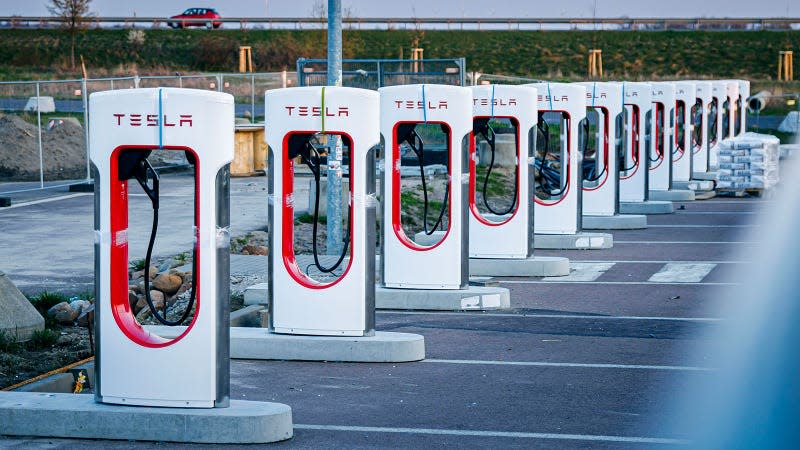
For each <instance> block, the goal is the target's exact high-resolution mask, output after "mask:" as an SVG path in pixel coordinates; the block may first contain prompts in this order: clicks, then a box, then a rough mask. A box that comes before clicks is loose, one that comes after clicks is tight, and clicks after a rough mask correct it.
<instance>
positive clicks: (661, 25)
mask: <svg viewBox="0 0 800 450" xmlns="http://www.w3.org/2000/svg"><path fill="white" fill-rule="evenodd" d="M178 21H179V22H183V23H197V24H206V23H209V22H215V23H216V22H221V23H223V24H238V25H239V27H240V28H248V27H251V26H264V25H266V26H268V27H284V28H285V27H287V26H289V27H294V28H302V27H303V26H315V27H321V28H324V27H325V26H326V25H327V18H325V17H226V18H220V19H212V20H209V19H177V20H176V19H170V18H169V17H99V16H95V17H87V18H86V19H85V23H86V24H88V25H94V26H98V27H99V26H101V25H123V26H135V25H149V26H151V27H160V26H161V25H162V24H163V25H166V24H168V23H169V22H178ZM342 21H343V23H344V24H345V25H347V26H348V27H349V28H360V27H362V26H367V27H370V28H386V29H392V28H399V27H413V28H447V29H451V28H452V27H460V28H464V27H465V26H466V27H474V28H477V29H482V28H487V27H488V28H495V29H522V28H525V29H536V27H538V28H540V29H559V28H560V29H591V28H592V27H598V26H599V27H601V28H603V29H608V28H609V27H610V29H622V30H675V29H679V30H703V29H729V30H753V31H759V30H770V29H776V30H785V29H797V28H798V27H800V18H798V17H717V18H706V17H703V18H699V17H698V18H681V17H661V18H659V17H636V18H630V17H606V18H588V17H587V18H584V17H572V18H559V17H497V18H494V17H472V18H464V17H462V18H456V17H345V18H343V19H342ZM65 22H66V19H64V18H61V17H53V16H0V24H3V25H4V26H6V27H12V28H13V27H37V28H44V27H49V26H53V25H60V24H62V23H65Z"/></svg>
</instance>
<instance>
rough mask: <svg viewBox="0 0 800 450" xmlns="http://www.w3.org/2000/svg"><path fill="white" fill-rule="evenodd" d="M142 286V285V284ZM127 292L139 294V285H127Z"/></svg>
mask: <svg viewBox="0 0 800 450" xmlns="http://www.w3.org/2000/svg"><path fill="white" fill-rule="evenodd" d="M142 284H144V283H142ZM128 291H133V292H134V293H136V294H140V293H141V292H142V291H140V290H139V283H133V284H129V285H128Z"/></svg>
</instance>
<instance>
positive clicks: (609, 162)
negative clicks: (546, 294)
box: [577, 82, 647, 230]
mask: <svg viewBox="0 0 800 450" xmlns="http://www.w3.org/2000/svg"><path fill="white" fill-rule="evenodd" d="M577 84H580V85H582V86H584V87H586V110H587V116H586V122H585V123H584V124H583V129H584V130H585V133H584V136H583V139H582V140H581V142H582V144H583V146H584V148H583V167H582V172H583V173H582V175H583V176H582V180H583V201H582V212H583V227H584V228H587V229H593V230H630V229H640V228H646V227H647V216H644V215H640V214H629V215H627V214H626V215H621V214H619V200H620V195H619V184H620V170H619V169H620V165H619V162H620V155H622V156H623V157H625V153H626V148H625V138H626V133H625V131H626V130H625V115H624V114H625V112H624V108H625V107H624V101H623V98H622V95H623V94H622V84H620V83H612V82H586V83H577Z"/></svg>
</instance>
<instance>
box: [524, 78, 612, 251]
mask: <svg viewBox="0 0 800 450" xmlns="http://www.w3.org/2000/svg"><path fill="white" fill-rule="evenodd" d="M528 86H533V87H535V88H536V90H537V91H538V94H537V99H538V104H539V124H538V126H537V128H538V132H537V134H536V136H537V143H536V152H537V154H536V157H535V164H536V176H535V181H536V183H535V191H534V193H533V195H534V201H535V202H536V204H535V206H534V230H535V232H536V236H535V237H534V246H535V247H536V248H539V249H599V248H610V247H611V246H613V238H612V236H611V235H610V234H606V233H584V232H582V213H581V206H582V205H581V204H582V201H581V198H582V193H583V189H582V186H581V185H582V180H583V176H582V169H581V167H582V166H581V163H582V159H583V154H582V152H581V148H580V146H579V141H580V139H579V131H580V127H581V123H582V121H583V120H584V119H585V118H586V88H585V87H584V86H581V85H578V84H569V83H549V82H548V83H533V84H530V85H528Z"/></svg>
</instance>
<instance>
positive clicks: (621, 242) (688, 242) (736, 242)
mask: <svg viewBox="0 0 800 450" xmlns="http://www.w3.org/2000/svg"><path fill="white" fill-rule="evenodd" d="M614 243H615V244H692V245H693V244H731V245H735V244H751V245H756V244H760V242H756V241H614Z"/></svg>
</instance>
